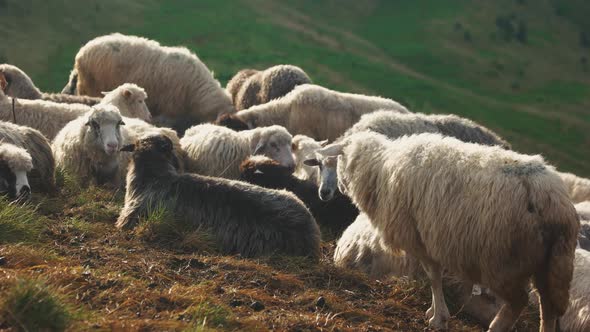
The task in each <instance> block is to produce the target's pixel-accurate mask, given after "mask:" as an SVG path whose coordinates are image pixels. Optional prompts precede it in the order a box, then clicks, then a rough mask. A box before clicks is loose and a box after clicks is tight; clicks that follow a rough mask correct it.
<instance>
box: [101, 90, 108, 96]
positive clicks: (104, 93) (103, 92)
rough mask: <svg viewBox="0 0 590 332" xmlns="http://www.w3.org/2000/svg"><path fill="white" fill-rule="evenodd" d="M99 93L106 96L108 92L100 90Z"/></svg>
mask: <svg viewBox="0 0 590 332" xmlns="http://www.w3.org/2000/svg"><path fill="white" fill-rule="evenodd" d="M100 94H101V95H103V96H106V95H108V94H109V93H108V92H106V91H102V92H101V93H100Z"/></svg>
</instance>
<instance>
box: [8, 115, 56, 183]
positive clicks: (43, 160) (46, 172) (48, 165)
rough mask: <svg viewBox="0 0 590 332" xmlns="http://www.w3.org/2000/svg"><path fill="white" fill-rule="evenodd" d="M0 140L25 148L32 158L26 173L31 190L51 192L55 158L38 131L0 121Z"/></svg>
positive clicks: (48, 144) (49, 146)
mask: <svg viewBox="0 0 590 332" xmlns="http://www.w3.org/2000/svg"><path fill="white" fill-rule="evenodd" d="M0 142H4V143H10V144H14V145H16V146H18V147H20V148H23V149H25V150H27V153H28V154H29V155H30V156H31V158H32V160H33V169H32V170H31V172H30V173H29V174H28V180H29V182H30V183H31V188H32V190H33V191H35V192H36V191H41V192H53V191H54V190H55V189H56V187H55V160H54V159H53V152H52V151H51V145H50V143H49V142H48V141H47V139H46V138H45V136H43V134H41V133H40V132H39V131H37V130H35V129H33V128H29V127H24V126H18V125H15V124H12V123H9V122H4V121H0Z"/></svg>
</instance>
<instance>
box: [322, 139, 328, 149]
mask: <svg viewBox="0 0 590 332" xmlns="http://www.w3.org/2000/svg"><path fill="white" fill-rule="evenodd" d="M328 142H329V141H328V140H327V139H326V140H323V141H320V146H321V147H322V148H323V147H325V146H326V145H328Z"/></svg>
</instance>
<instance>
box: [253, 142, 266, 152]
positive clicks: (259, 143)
mask: <svg viewBox="0 0 590 332" xmlns="http://www.w3.org/2000/svg"><path fill="white" fill-rule="evenodd" d="M263 148H264V142H262V140H260V141H258V144H256V147H255V148H254V152H252V154H253V155H256V154H259V153H260V151H262V149H263Z"/></svg>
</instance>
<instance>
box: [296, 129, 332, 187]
mask: <svg viewBox="0 0 590 332" xmlns="http://www.w3.org/2000/svg"><path fill="white" fill-rule="evenodd" d="M326 144H328V140H324V141H321V142H318V141H316V140H314V139H313V138H311V137H308V136H305V135H295V136H293V143H292V144H291V150H293V159H294V160H295V173H294V174H295V176H296V177H298V178H300V179H302V180H309V181H311V182H313V183H316V184H318V185H319V184H320V182H319V178H318V171H317V168H315V167H313V166H307V165H305V161H306V160H308V159H313V158H315V152H316V151H317V150H319V149H321V148H322V147H324V146H326Z"/></svg>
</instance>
